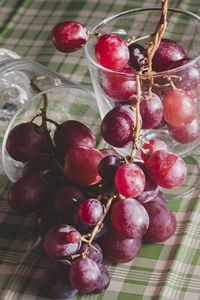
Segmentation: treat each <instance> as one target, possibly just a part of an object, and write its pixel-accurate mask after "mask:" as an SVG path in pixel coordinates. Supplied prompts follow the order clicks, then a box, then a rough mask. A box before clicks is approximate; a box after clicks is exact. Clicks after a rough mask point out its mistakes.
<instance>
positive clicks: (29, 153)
mask: <svg viewBox="0 0 200 300" xmlns="http://www.w3.org/2000/svg"><path fill="white" fill-rule="evenodd" d="M46 149H47V138H46V135H45V133H44V132H43V131H42V129H41V128H40V127H39V126H38V125H37V124H35V123H32V122H27V123H21V124H19V125H17V126H15V127H14V128H13V129H11V131H10V132H9V134H8V138H7V141H6V150H7V151H8V154H9V155H10V156H11V157H12V158H14V159H15V160H17V161H22V162H25V161H28V160H32V159H34V157H36V156H37V155H38V154H39V153H41V152H46Z"/></svg>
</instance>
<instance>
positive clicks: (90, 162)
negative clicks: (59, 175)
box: [64, 147, 103, 185]
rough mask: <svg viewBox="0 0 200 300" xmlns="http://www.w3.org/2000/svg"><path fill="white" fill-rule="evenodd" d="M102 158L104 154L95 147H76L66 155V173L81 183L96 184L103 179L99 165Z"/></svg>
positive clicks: (72, 179)
mask: <svg viewBox="0 0 200 300" xmlns="http://www.w3.org/2000/svg"><path fill="white" fill-rule="evenodd" d="M102 158H103V154H101V152H100V151H98V150H96V149H94V148H87V147H80V148H74V149H72V150H71V151H69V152H68V153H67V154H66V156H65V166H64V174H65V176H66V178H67V179H68V180H69V181H71V182H73V183H76V184H79V185H92V184H95V183H97V182H99V181H100V180H101V177H100V176H99V173H98V165H99V162H100V161H101V160H102Z"/></svg>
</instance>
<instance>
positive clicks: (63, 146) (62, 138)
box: [54, 120, 96, 155]
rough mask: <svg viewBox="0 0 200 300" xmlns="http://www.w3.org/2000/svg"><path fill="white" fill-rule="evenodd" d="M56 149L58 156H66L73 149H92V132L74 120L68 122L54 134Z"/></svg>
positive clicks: (93, 142) (93, 139) (94, 142)
mask: <svg viewBox="0 0 200 300" xmlns="http://www.w3.org/2000/svg"><path fill="white" fill-rule="evenodd" d="M54 142H55V145H56V149H57V151H58V152H59V153H60V154H63V155H64V154H66V152H67V151H70V150H71V149H73V148H79V147H88V148H94V147H95V145H96V141H95V138H94V135H93V133H92V131H91V130H90V129H89V128H88V127H87V126H85V125H84V124H82V123H81V122H78V121H75V120H68V121H65V122H64V123H62V124H61V126H59V127H58V128H57V129H56V131H55V134H54Z"/></svg>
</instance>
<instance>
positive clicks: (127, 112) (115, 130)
mask: <svg viewBox="0 0 200 300" xmlns="http://www.w3.org/2000/svg"><path fill="white" fill-rule="evenodd" d="M135 124H136V114H135V112H134V111H132V109H131V107H130V106H129V105H120V106H116V107H115V108H113V109H112V110H110V111H109V112H108V113H107V114H106V115H105V117H104V119H103V121H102V123H101V134H102V136H103V138H104V139H105V141H106V142H107V143H109V144H110V145H112V146H114V147H118V148H121V147H124V146H126V145H127V144H129V143H130V142H131V141H132V138H133V134H134V128H135Z"/></svg>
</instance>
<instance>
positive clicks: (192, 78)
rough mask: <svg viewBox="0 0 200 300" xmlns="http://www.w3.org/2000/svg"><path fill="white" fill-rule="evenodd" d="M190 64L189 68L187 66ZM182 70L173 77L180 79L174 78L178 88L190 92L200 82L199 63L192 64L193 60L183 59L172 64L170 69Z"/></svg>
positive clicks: (174, 73)
mask: <svg viewBox="0 0 200 300" xmlns="http://www.w3.org/2000/svg"><path fill="white" fill-rule="evenodd" d="M186 64H188V66H185V65H186ZM182 66H184V67H183V68H180V70H179V71H178V70H177V71H176V72H173V75H176V76H179V78H172V79H173V83H174V84H175V86H176V88H178V89H183V90H188V89H189V90H190V89H193V88H195V87H196V86H197V85H198V83H199V82H200V72H199V71H200V66H199V65H198V64H197V63H195V64H194V63H192V59H191V58H182V59H180V60H177V61H174V62H172V63H171V64H170V66H169V69H175V68H179V67H182Z"/></svg>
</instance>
